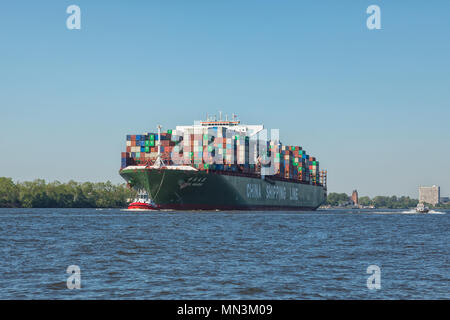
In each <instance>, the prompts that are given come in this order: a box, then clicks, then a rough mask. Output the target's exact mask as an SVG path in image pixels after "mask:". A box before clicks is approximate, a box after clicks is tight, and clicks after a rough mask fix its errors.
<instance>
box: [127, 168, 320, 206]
mask: <svg viewBox="0 0 450 320" xmlns="http://www.w3.org/2000/svg"><path fill="white" fill-rule="evenodd" d="M119 173H120V175H121V176H122V177H123V178H124V179H125V181H127V182H128V183H129V184H130V185H131V186H132V187H133V188H135V189H144V190H145V191H147V193H148V194H149V196H150V198H151V199H152V200H153V202H154V203H155V204H156V205H157V206H158V208H159V209H171V210H261V211H262V210H273V211H276V210H289V211H310V210H316V209H317V208H318V207H319V206H320V205H321V204H322V203H323V202H324V201H325V199H326V189H325V188H324V187H322V186H318V185H310V184H302V183H297V182H290V181H279V180H269V179H261V178H259V177H249V176H242V175H232V174H221V173H220V172H206V171H194V170H166V169H154V168H142V169H140V170H136V169H127V168H124V169H122V170H120V172H119Z"/></svg>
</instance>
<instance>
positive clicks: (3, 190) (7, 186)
mask: <svg viewBox="0 0 450 320" xmlns="http://www.w3.org/2000/svg"><path fill="white" fill-rule="evenodd" d="M18 205H19V188H18V187H17V186H16V185H15V184H14V182H13V180H12V179H11V178H4V177H0V207H3V208H5V207H17V206H18Z"/></svg>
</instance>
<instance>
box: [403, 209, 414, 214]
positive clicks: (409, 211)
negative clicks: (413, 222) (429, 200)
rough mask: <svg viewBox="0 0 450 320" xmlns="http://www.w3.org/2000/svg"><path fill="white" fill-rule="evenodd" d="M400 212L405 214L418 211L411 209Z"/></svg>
mask: <svg viewBox="0 0 450 320" xmlns="http://www.w3.org/2000/svg"><path fill="white" fill-rule="evenodd" d="M400 213H405V214H416V213H418V212H417V211H416V210H414V209H411V210H408V211H401V212H400Z"/></svg>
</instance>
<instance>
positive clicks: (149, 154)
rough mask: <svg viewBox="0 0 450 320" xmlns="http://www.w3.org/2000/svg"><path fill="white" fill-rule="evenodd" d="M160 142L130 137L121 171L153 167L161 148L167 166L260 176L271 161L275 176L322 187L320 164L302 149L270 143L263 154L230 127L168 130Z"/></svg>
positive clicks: (147, 135)
mask: <svg viewBox="0 0 450 320" xmlns="http://www.w3.org/2000/svg"><path fill="white" fill-rule="evenodd" d="M160 139H161V141H159V137H158V135H157V134H156V133H145V134H143V135H127V141H126V152H122V159H121V168H125V167H127V166H129V165H152V164H153V163H154V161H155V159H156V157H157V155H158V144H159V145H160V148H161V156H162V160H163V161H164V162H165V163H166V164H167V165H172V164H180V162H182V163H183V164H185V165H191V166H193V167H195V168H197V169H199V170H211V171H234V172H243V173H248V174H260V172H261V162H260V161H261V160H263V159H264V161H267V158H268V157H269V158H270V159H271V161H273V163H274V164H275V167H276V170H277V171H276V174H275V176H278V177H280V178H284V179H290V180H298V181H302V182H304V183H311V184H320V171H319V161H317V160H316V158H314V157H310V156H309V155H308V154H306V152H305V150H302V147H300V146H287V145H282V144H281V143H277V142H275V141H268V142H267V148H266V150H262V149H261V150H260V148H261V145H260V144H259V143H257V140H252V139H251V138H250V137H249V136H248V135H247V134H246V133H245V132H238V131H234V130H233V129H232V128H227V127H192V128H188V129H186V130H184V132H177V131H176V130H173V131H172V130H168V131H167V132H165V133H161V137H160ZM263 147H264V145H263ZM263 149H264V148H263ZM258 159H259V161H258Z"/></svg>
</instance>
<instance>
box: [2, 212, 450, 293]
mask: <svg viewBox="0 0 450 320" xmlns="http://www.w3.org/2000/svg"><path fill="white" fill-rule="evenodd" d="M448 213H449V212H448V211H447V212H446V211H440V212H434V213H433V214H428V215H423V214H422V215H420V214H414V213H413V212H412V211H411V212H408V211H401V210H384V211H383V210H375V211H374V210H348V211H345V210H325V211H316V212H301V213H295V212H138V213H136V212H128V211H123V210H117V209H105V210H95V209H0V250H1V257H2V258H1V260H0V299H449V298H450V270H449V265H450V264H449V253H450V247H449V236H448V235H449V230H450V215H449V214H448ZM69 265H78V266H79V267H80V269H81V289H80V290H76V289H75V290H69V289H68V288H67V285H66V280H67V278H68V277H69V275H68V274H66V269H67V267H68V266H69ZM369 265H378V266H379V267H380V268H381V289H380V290H369V289H368V288H367V285H366V282H367V278H368V277H369V276H370V275H369V274H367V273H366V270H367V267H368V266H369Z"/></svg>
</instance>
